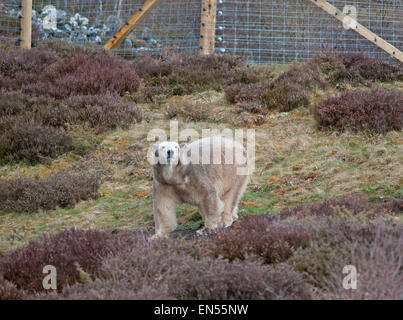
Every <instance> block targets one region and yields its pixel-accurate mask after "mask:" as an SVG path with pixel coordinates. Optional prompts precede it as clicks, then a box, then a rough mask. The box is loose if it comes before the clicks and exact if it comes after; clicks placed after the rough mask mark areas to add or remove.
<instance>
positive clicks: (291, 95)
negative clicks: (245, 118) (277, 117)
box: [261, 63, 328, 112]
mask: <svg viewBox="0 0 403 320" xmlns="http://www.w3.org/2000/svg"><path fill="white" fill-rule="evenodd" d="M327 85H328V84H327V82H326V81H325V80H324V79H322V78H321V75H320V72H319V70H318V68H314V67H312V66H311V65H309V64H307V63H305V64H301V65H294V66H293V67H292V68H291V69H289V70H287V71H285V72H283V73H282V74H281V75H280V76H279V77H278V78H276V79H275V80H274V81H272V82H271V83H270V85H269V86H268V87H266V89H265V90H264V92H263V94H262V97H261V101H262V103H263V105H264V106H266V107H267V108H269V109H273V108H275V109H277V110H279V111H283V112H284V111H290V110H292V109H295V108H298V107H303V106H307V105H308V104H309V93H310V92H311V91H313V90H316V89H324V88H326V87H327Z"/></svg>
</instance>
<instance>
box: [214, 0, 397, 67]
mask: <svg viewBox="0 0 403 320" xmlns="http://www.w3.org/2000/svg"><path fill="white" fill-rule="evenodd" d="M328 2H329V3H331V4H332V5H333V6H335V7H336V8H338V9H340V10H343V8H345V7H346V6H353V8H351V7H350V8H349V10H352V9H355V10H356V14H357V21H358V22H360V23H361V24H363V25H364V26H366V27H367V28H369V29H370V30H372V31H373V32H374V33H376V34H377V35H378V36H380V37H382V38H383V39H385V40H386V41H388V42H389V43H391V44H392V45H394V46H395V47H397V48H402V47H403V2H402V1H401V0H386V1H371V0H369V1H351V0H348V1H345V0H343V1H341V0H329V1H328ZM217 10H218V16H217V24H216V50H220V51H227V52H228V51H229V52H232V53H235V54H242V55H246V56H247V57H248V59H249V60H250V61H254V62H258V63H288V62H290V61H298V60H306V59H309V58H311V57H312V56H313V55H314V54H316V53H320V52H323V51H334V50H338V51H341V52H347V53H358V52H361V53H366V54H368V55H370V56H374V55H381V56H384V57H388V54H386V53H384V52H383V50H381V49H379V48H378V47H377V46H376V45H374V44H372V43H371V42H369V41H368V40H367V39H365V38H363V37H362V36H361V35H359V34H358V33H356V32H355V31H353V30H351V29H349V30H347V29H345V28H344V26H343V24H342V23H341V22H339V21H338V20H336V18H335V17H333V16H330V15H329V14H328V13H327V12H325V11H323V10H322V9H320V8H319V7H317V6H316V5H315V4H313V3H312V2H311V1H307V0H284V1H278V0H249V1H244V0H227V1H225V0H223V1H219V2H218V9H217Z"/></svg>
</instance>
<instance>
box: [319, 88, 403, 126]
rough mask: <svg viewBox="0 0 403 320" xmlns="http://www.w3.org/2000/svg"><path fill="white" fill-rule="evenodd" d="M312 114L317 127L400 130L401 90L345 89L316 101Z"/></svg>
mask: <svg viewBox="0 0 403 320" xmlns="http://www.w3.org/2000/svg"><path fill="white" fill-rule="evenodd" d="M314 117H315V120H316V123H317V126H318V128H319V129H323V128H326V127H332V128H334V129H336V130H340V131H343V130H351V131H359V130H369V131H374V132H376V133H385V132H387V131H391V130H401V128H402V124H403V93H401V92H400V91H398V90H395V89H385V88H374V89H371V90H357V91H352V92H345V93H343V94H341V95H339V96H336V97H331V98H328V99H325V100H322V101H320V102H319V103H318V104H316V105H315V107H314Z"/></svg>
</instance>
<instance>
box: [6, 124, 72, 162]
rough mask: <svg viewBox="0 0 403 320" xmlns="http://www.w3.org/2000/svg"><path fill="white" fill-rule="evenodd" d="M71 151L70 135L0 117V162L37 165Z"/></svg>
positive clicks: (46, 127) (51, 128)
mask: <svg viewBox="0 0 403 320" xmlns="http://www.w3.org/2000/svg"><path fill="white" fill-rule="evenodd" d="M70 150H72V139H71V136H70V135H69V134H67V133H66V132H64V131H61V130H58V129H56V128H53V127H50V126H43V125H42V124H41V123H38V122H36V121H33V120H26V119H24V118H20V117H13V118H10V117H4V118H0V163H3V164H4V163H9V162H14V161H21V160H23V161H26V162H28V163H36V162H41V161H46V160H47V159H48V158H55V157H57V156H59V155H61V154H63V153H65V152H68V151H70Z"/></svg>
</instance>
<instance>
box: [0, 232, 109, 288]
mask: <svg viewBox="0 0 403 320" xmlns="http://www.w3.org/2000/svg"><path fill="white" fill-rule="evenodd" d="M111 237H112V235H111V234H109V233H106V232H98V231H91V230H89V231H81V230H75V229H71V230H66V231H62V232H60V233H59V234H57V235H55V236H51V237H47V236H44V237H43V239H42V240H41V241H38V242H31V243H29V244H28V245H27V246H25V247H22V248H20V249H17V250H16V251H13V252H11V253H9V254H7V255H5V256H4V257H2V258H1V260H0V272H1V273H3V276H4V279H6V280H7V281H10V282H12V283H13V284H15V285H16V286H17V287H18V288H19V289H24V290H26V291H28V292H40V291H45V289H44V288H43V285H42V281H43V276H44V275H43V273H42V270H43V268H44V267H45V266H46V265H52V266H54V267H55V268H56V270H57V284H58V290H59V291H60V290H61V289H62V288H63V286H65V285H66V284H73V283H76V282H78V281H80V273H79V271H78V270H77V267H76V263H78V264H79V265H80V267H81V268H82V269H83V270H85V272H88V273H90V274H96V273H97V271H98V269H99V265H100V262H101V259H102V257H103V256H105V255H106V254H107V253H109V251H110V249H109V246H110V241H111Z"/></svg>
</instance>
